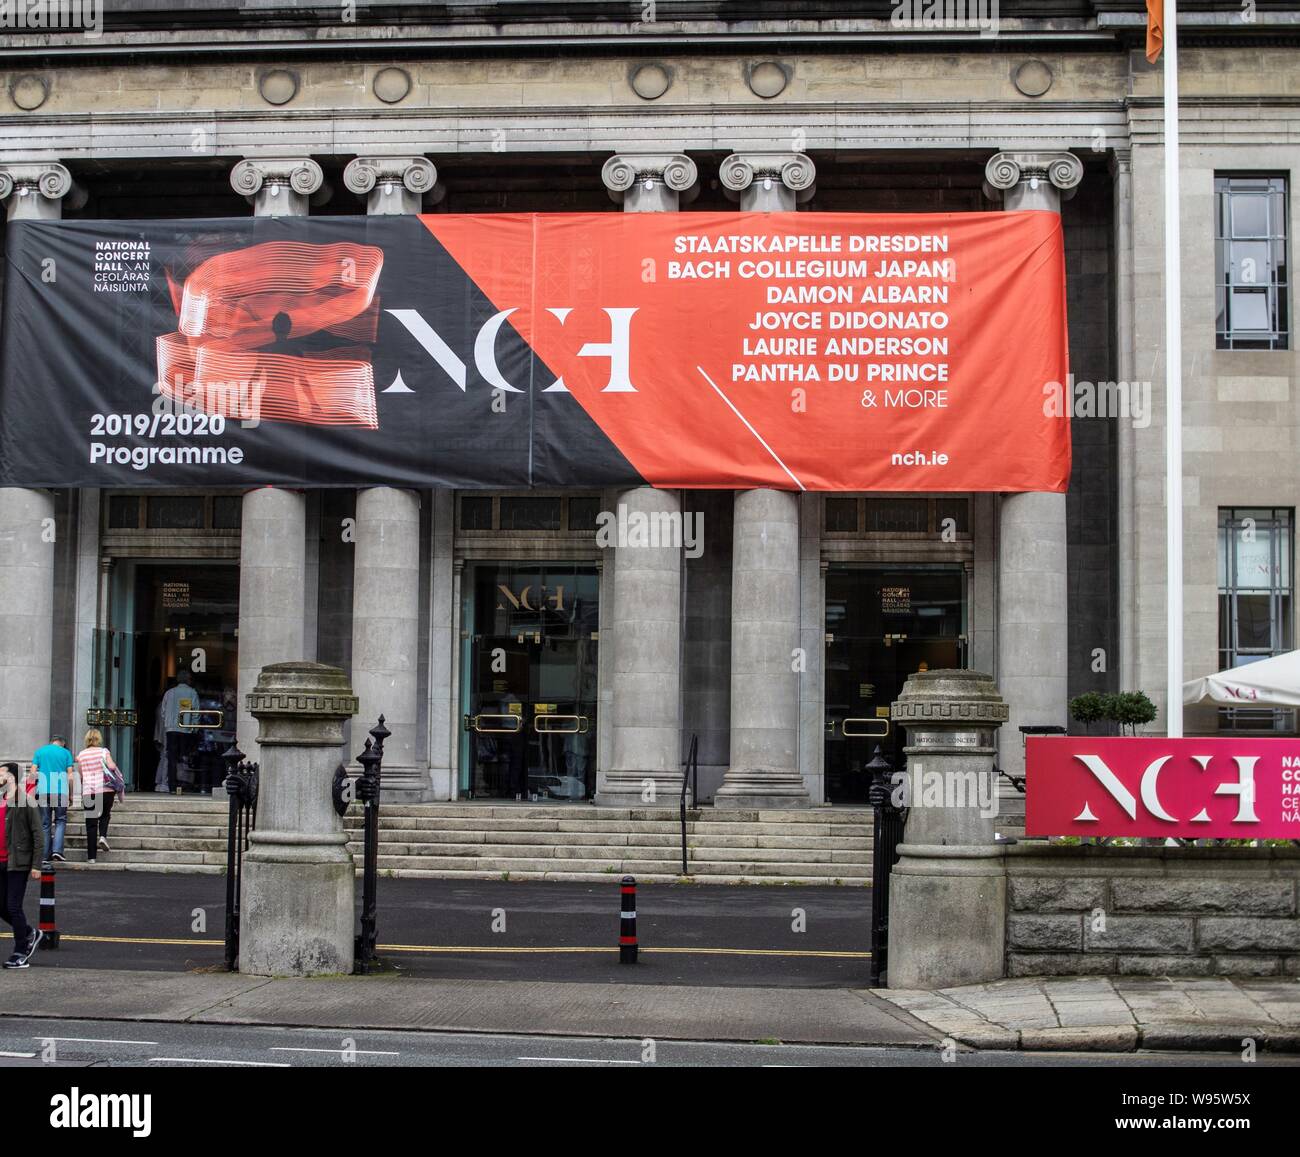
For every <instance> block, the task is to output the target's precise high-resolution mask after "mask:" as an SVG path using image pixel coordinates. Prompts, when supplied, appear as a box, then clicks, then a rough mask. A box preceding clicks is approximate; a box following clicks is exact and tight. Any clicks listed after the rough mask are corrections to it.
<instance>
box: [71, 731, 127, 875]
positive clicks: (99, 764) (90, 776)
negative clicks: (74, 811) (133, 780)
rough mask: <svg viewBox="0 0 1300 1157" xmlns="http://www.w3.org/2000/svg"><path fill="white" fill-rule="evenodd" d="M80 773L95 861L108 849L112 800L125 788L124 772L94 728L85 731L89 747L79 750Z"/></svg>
mask: <svg viewBox="0 0 1300 1157" xmlns="http://www.w3.org/2000/svg"><path fill="white" fill-rule="evenodd" d="M77 775H78V777H79V778H80V780H81V806H82V808H83V809H84V810H85V813H86V862H87V863H89V864H93V863H95V861H96V859H97V855H98V853H99V852H108V851H111V850H112V849H111V848H110V847H109V846H108V820H109V817H110V816H111V815H112V814H113V799H114V797H115V796H119V795H121V794H122V792H123V791H124V790H125V787H126V785H125V783H124V782H123V780H122V773H121V772H120V771H118V769H117V764H116V763H114V762H113V756H112V754H111V753H110V752H109V750H108V748H106V747H105V746H104V737H103V735H101V734H100V733H99V732H98V731H97V730H96V729H95V728H93V727H92V728H91V729H90V730H89V731H87V732H86V746H85V747H84V748H82V749H81V750H80V751H79V752H77Z"/></svg>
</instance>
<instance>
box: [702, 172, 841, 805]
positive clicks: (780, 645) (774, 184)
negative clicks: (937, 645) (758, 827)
mask: <svg viewBox="0 0 1300 1157" xmlns="http://www.w3.org/2000/svg"><path fill="white" fill-rule="evenodd" d="M719 175H720V177H721V180H722V184H723V186H724V188H725V189H726V190H727V195H728V196H729V197H730V198H731V199H732V200H733V201H739V203H740V208H741V210H742V211H743V212H747V213H774V212H790V211H793V210H794V208H795V206H796V205H797V204H799V203H801V202H804V201H807V200H809V199H810V198H811V197H812V195H813V192H814V191H815V190H814V180H815V178H816V170H815V169H814V168H813V164H812V161H811V160H809V159H808V158H807V157H806V156H804V155H803V154H802V153H732V154H731V156H729V157H728V158H727V159H726V160H725V161H723V162H722V167H721V169H720V170H719ZM734 503H735V505H734V514H733V520H732V528H733V529H732V552H731V743H730V749H731V757H730V761H729V766H728V768H727V773H726V776H725V777H724V779H723V782H722V786H721V787H720V788H718V790H717V793H716V794H715V795H714V799H713V802H714V804H715V805H716V806H718V807H739V808H767V809H773V808H789V807H807V806H808V804H809V798H808V791H807V788H806V787H805V786H804V782H803V778H802V776H801V775H800V771H799V680H800V676H801V674H802V673H804V672H805V671H806V670H807V664H806V662H799V661H797V656H798V648H799V496H798V495H797V494H795V493H792V492H790V491H784V490H742V491H738V492H737V493H736V495H735V499H734Z"/></svg>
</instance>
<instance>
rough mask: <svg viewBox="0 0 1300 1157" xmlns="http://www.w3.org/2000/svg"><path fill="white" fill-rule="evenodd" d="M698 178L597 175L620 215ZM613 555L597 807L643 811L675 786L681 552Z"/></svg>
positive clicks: (636, 167) (625, 159)
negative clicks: (604, 740)
mask: <svg viewBox="0 0 1300 1157" xmlns="http://www.w3.org/2000/svg"><path fill="white" fill-rule="evenodd" d="M697 175H698V174H697V171H696V168H695V162H694V161H692V160H691V159H690V158H689V157H686V156H680V155H669V154H619V155H618V156H614V157H611V158H610V159H609V160H608V161H606V162H605V166H604V168H603V169H602V170H601V179H602V180H603V181H604V182H605V187H606V188H607V189H608V190H609V195H610V196H611V197H612V198H613V199H614V200H615V201H617V202H619V203H620V204H622V206H623V210H624V212H628V213H653V212H673V211H675V210H676V209H677V208H678V207H679V206H680V204H681V201H682V196H683V194H685V195H686V196H687V197H689V196H691V195H692V194H693V191H694V190H695V188H696V180H697ZM617 513H618V514H619V515H620V519H621V520H623V519H626V520H627V525H628V526H632V525H633V524H634V523H635V522H636V521H639V520H641V519H663V518H665V516H666V517H667V518H678V519H680V517H681V496H680V495H679V494H678V492H677V491H675V490H655V489H654V488H653V487H650V486H638V487H635V488H634V489H632V490H626V491H623V492H622V493H621V494H619V496H618V508H617ZM613 553H614V565H613V568H612V571H613V587H614V590H613V600H612V601H613V605H612V607H611V609H610V613H609V619H608V623H609V626H608V631H607V632H605V631H602V634H601V650H602V652H603V653H604V654H605V655H606V656H607V660H606V661H607V662H608V664H609V666H608V671H609V686H610V710H609V724H610V729H611V731H612V736H611V752H610V761H609V766H608V767H606V768H602V769H601V772H600V775H599V778H598V783H597V786H596V803H597V804H599V805H601V806H606V807H644V806H645V805H646V804H647V803H649V802H651V798H650V794H649V793H650V792H653V802H654V803H655V804H657V805H659V806H661V807H668V806H670V805H672V804H674V803H676V801H677V793H678V792H679V791H680V790H681V783H682V768H681V760H682V742H681V634H682V608H681V590H682V551H681V546H680V544H678V545H675V546H631V545H629V546H620V547H615V548H614V552H613ZM611 636H612V637H611ZM611 651H612V654H611Z"/></svg>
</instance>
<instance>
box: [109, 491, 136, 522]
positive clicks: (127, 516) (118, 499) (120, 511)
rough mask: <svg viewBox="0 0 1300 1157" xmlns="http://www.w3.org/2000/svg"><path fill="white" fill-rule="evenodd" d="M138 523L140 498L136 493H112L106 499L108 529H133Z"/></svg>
mask: <svg viewBox="0 0 1300 1157" xmlns="http://www.w3.org/2000/svg"><path fill="white" fill-rule="evenodd" d="M139 525H140V498H139V495H136V494H114V495H111V496H110V497H109V500H108V526H109V529H110V530H135V529H136V528H137V527H138V526H139Z"/></svg>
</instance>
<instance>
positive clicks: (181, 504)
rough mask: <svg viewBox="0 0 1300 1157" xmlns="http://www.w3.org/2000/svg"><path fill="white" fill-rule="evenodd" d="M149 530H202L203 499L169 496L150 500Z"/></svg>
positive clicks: (188, 496) (187, 496)
mask: <svg viewBox="0 0 1300 1157" xmlns="http://www.w3.org/2000/svg"><path fill="white" fill-rule="evenodd" d="M148 512H149V522H148V525H149V529H150V530H201V529H202V528H203V499H202V498H201V497H198V496H190V495H188V494H187V495H171V496H168V497H161V498H150V499H149V503H148Z"/></svg>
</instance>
